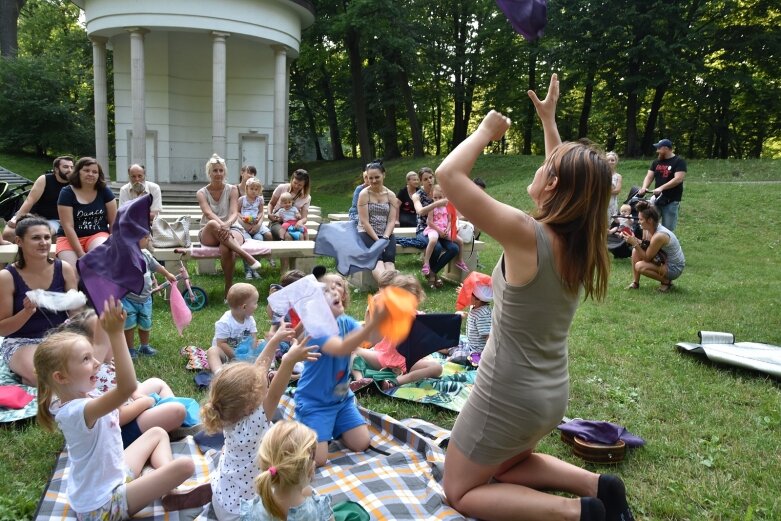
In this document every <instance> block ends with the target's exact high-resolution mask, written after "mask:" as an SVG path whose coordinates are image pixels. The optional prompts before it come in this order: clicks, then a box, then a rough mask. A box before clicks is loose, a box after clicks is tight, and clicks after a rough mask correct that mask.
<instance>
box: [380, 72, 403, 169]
mask: <svg viewBox="0 0 781 521" xmlns="http://www.w3.org/2000/svg"><path fill="white" fill-rule="evenodd" d="M384 83H385V85H387V86H388V92H387V96H388V99H386V100H385V103H384V105H385V110H384V111H383V112H384V113H385V123H384V125H383V128H382V133H381V134H382V148H383V151H382V157H383V158H384V159H396V158H398V157H401V152H400V151H399V128H398V123H397V122H396V100H397V99H398V98H397V97H396V96H395V93H394V92H392V91H393V89H392V88H390V85H393V83H391V81H390V78H385V82H384Z"/></svg>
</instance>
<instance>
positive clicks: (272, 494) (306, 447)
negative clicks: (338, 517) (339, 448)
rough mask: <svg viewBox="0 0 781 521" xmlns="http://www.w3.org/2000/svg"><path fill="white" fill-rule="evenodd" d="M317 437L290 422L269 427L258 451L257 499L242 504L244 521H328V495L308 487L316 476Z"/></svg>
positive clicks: (306, 429)
mask: <svg viewBox="0 0 781 521" xmlns="http://www.w3.org/2000/svg"><path fill="white" fill-rule="evenodd" d="M316 447H317V434H315V432H314V431H313V430H312V429H310V428H309V427H307V426H305V425H303V424H301V423H298V422H295V421H290V420H285V421H280V422H278V423H277V424H276V425H274V427H272V428H271V429H270V430H269V431H268V433H267V434H266V436H265V437H264V438H263V442H262V443H261V444H260V451H259V452H258V464H259V465H260V468H261V472H260V473H259V474H258V477H257V478H255V490H256V491H257V494H258V496H257V497H255V498H254V499H253V500H252V501H248V502H244V503H242V505H241V519H242V520H245V521H272V520H274V521H278V520H283V519H284V520H287V521H331V520H333V519H334V511H333V508H332V507H331V496H329V495H327V494H326V495H320V494H318V493H317V492H316V491H315V490H314V489H313V488H312V486H311V482H312V477H313V476H314V475H315V448H316Z"/></svg>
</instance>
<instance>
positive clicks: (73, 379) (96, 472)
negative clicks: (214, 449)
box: [34, 297, 195, 520]
mask: <svg viewBox="0 0 781 521" xmlns="http://www.w3.org/2000/svg"><path fill="white" fill-rule="evenodd" d="M100 322H101V324H102V326H103V329H104V330H105V331H106V333H107V334H108V337H109V340H110V342H111V349H112V350H113V352H114V362H115V365H116V379H117V385H116V387H115V388H113V389H111V390H109V391H108V392H106V393H105V394H100V393H98V392H95V384H96V382H97V376H96V375H97V371H98V368H99V367H100V362H99V361H98V360H96V359H95V348H94V346H93V345H92V342H91V341H90V340H89V339H88V338H87V337H86V336H83V335H80V334H78V333H74V332H67V331H63V332H57V333H53V334H51V335H49V336H48V337H46V338H45V339H44V340H43V342H41V344H40V345H39V346H38V349H37V350H36V352H35V357H34V364H35V371H36V373H37V375H38V422H39V423H40V424H41V425H42V426H43V427H44V428H45V429H47V430H54V427H55V424H56V425H57V426H59V428H60V430H61V431H62V433H63V435H64V436H65V444H66V446H67V447H68V457H69V459H70V462H71V466H70V473H69V474H68V483H67V494H68V501H69V502H70V505H71V508H72V509H73V510H74V512H76V517H77V519H79V520H82V519H90V520H91V519H111V520H113V519H128V518H130V517H131V516H132V515H133V514H135V513H136V512H138V511H140V510H141V509H143V508H144V507H146V506H147V505H149V504H150V503H152V502H153V501H154V500H155V499H157V498H159V497H161V496H162V497H163V506H164V507H165V508H166V509H169V508H182V507H184V506H187V505H183V504H181V503H177V501H178V500H177V498H176V495H175V494H170V492H171V491H172V490H173V489H174V488H176V487H177V486H178V485H179V484H181V483H182V482H184V481H185V480H186V479H187V478H189V477H190V476H191V475H192V474H193V472H194V470H195V466H194V464H193V461H192V460H191V459H189V458H179V459H174V458H173V455H172V453H171V445H170V442H169V439H168V433H167V432H165V431H164V430H163V429H162V428H160V427H153V428H151V429H149V430H148V431H146V432H145V433H143V434H142V435H141V436H140V437H139V438H138V439H137V440H136V441H135V442H133V443H132V444H131V445H130V446H128V448H127V449H125V450H124V451H123V450H122V436H121V434H120V428H119V412H118V408H119V407H120V406H121V405H122V404H123V403H125V402H126V401H127V400H128V398H130V396H131V395H132V394H133V393H134V392H135V390H136V387H137V385H138V384H137V382H136V373H135V370H134V368H133V362H132V361H131V360H130V353H129V352H128V349H127V343H126V342H125V335H124V331H123V326H124V323H125V313H124V311H123V309H122V304H121V303H120V302H119V301H118V300H116V301H115V300H114V299H113V297H112V298H110V299H109V301H108V302H107V303H106V304H105V305H104V311H103V313H102V314H101V315H100ZM55 396H56V397H57V399H56V402H55ZM147 462H149V463H150V464H151V465H152V467H154V468H155V470H154V471H153V472H149V473H147V474H144V475H143V476H141V471H142V469H143V468H144V465H145V464H146V463H147ZM164 494H168V495H166V496H164ZM180 499H181V498H180Z"/></svg>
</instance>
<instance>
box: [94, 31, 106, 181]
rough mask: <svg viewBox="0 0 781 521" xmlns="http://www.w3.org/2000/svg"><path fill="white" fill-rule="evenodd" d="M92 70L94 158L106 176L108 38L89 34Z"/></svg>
mask: <svg viewBox="0 0 781 521" xmlns="http://www.w3.org/2000/svg"><path fill="white" fill-rule="evenodd" d="M90 40H91V41H92V70H93V72H94V80H95V159H97V160H98V163H99V164H100V166H101V167H103V171H104V172H105V174H106V177H107V178H108V177H109V168H108V109H107V104H108V102H107V99H108V98H107V91H106V42H107V41H108V38H104V37H102V36H91V37H90Z"/></svg>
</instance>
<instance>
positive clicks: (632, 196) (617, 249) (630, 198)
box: [607, 186, 645, 259]
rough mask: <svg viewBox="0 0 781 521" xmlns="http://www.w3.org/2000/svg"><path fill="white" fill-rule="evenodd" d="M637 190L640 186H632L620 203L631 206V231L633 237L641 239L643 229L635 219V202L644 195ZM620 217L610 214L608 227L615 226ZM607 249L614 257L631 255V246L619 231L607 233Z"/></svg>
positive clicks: (624, 257)
mask: <svg viewBox="0 0 781 521" xmlns="http://www.w3.org/2000/svg"><path fill="white" fill-rule="evenodd" d="M638 192H640V187H638V186H633V187H632V188H630V189H629V194H628V195H627V196H626V199H625V200H624V202H623V203H621V204H622V205H624V204H628V205H629V206H630V207H631V208H632V216H631V217H630V219H631V220H632V233H634V234H635V237H637V238H638V239H642V238H643V230H641V229H640V223H639V222H638V219H637V203H639V202H640V201H643V200H645V196H639V195H637V194H638ZM621 217H622V216H621V215H611V216H610V218H611V220H612V221H613V222H612V223H611V225H610V227H611V228H612V227H613V226H616V225H617V224H618V222H617V221H616V219H619V218H621ZM607 249H608V250H610V253H612V254H613V257H615V258H616V259H626V258H627V257H631V256H632V248H631V247H630V246H629V245H628V244H627V243H626V241H625V240H624V238H623V237H622V236H621V234H620V233H608V234H607Z"/></svg>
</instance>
